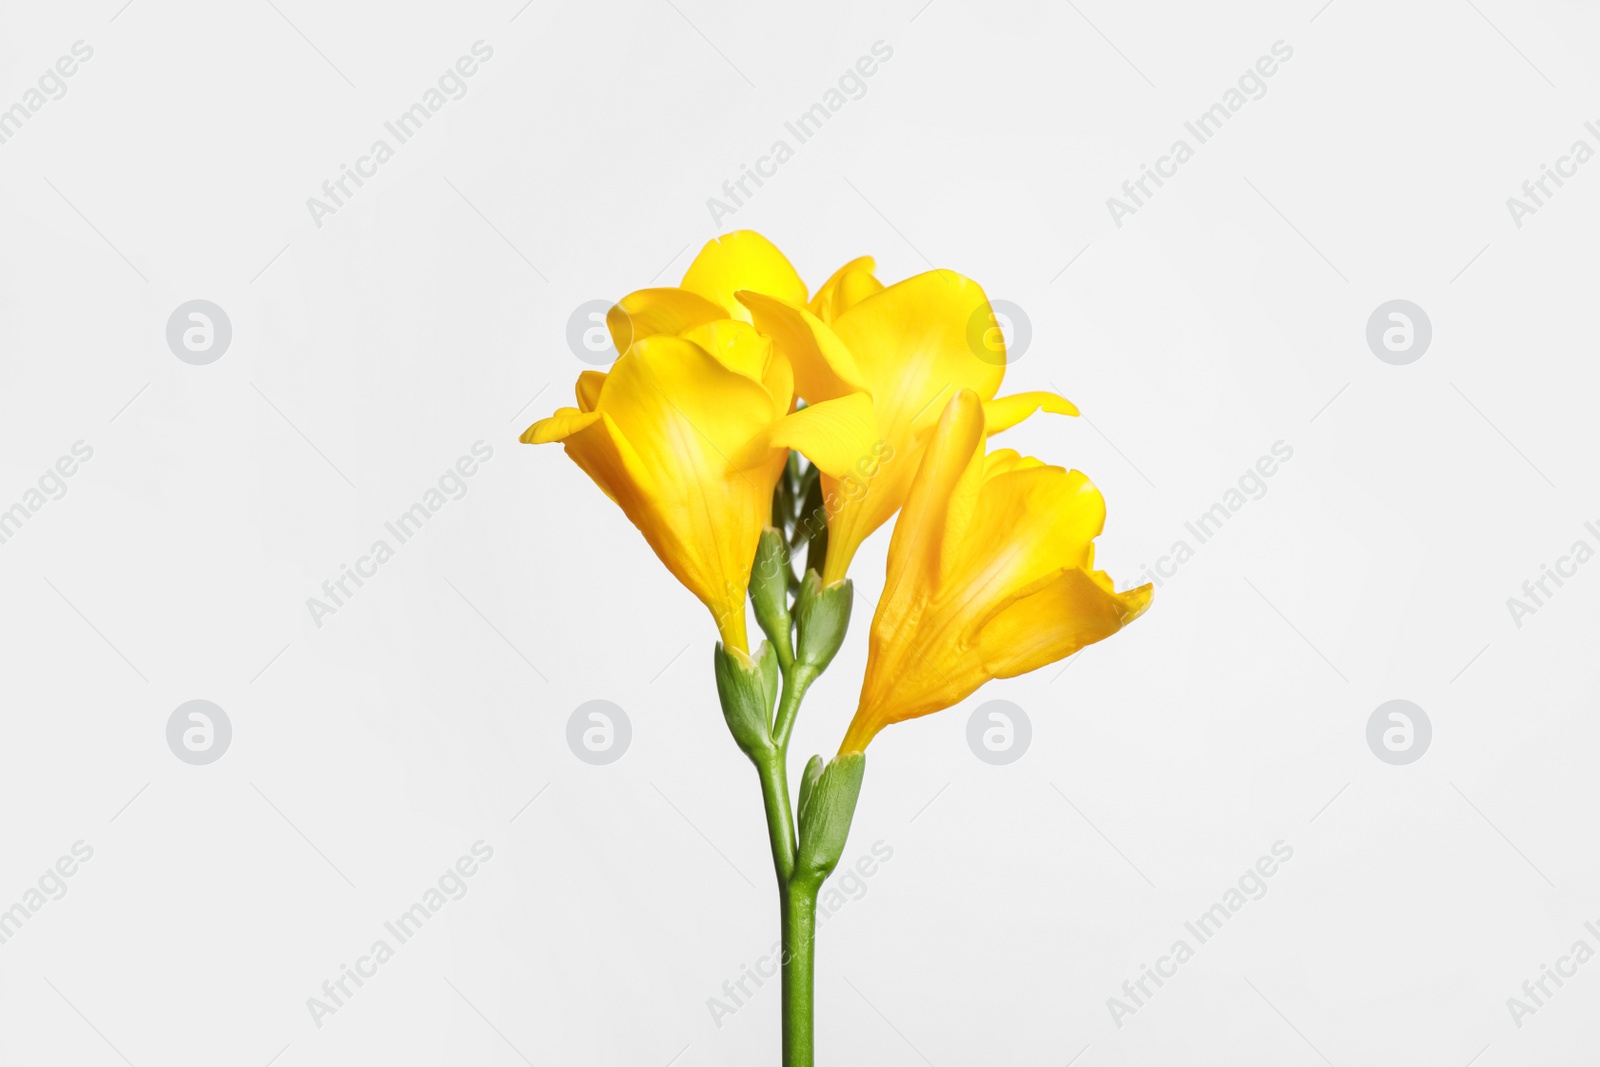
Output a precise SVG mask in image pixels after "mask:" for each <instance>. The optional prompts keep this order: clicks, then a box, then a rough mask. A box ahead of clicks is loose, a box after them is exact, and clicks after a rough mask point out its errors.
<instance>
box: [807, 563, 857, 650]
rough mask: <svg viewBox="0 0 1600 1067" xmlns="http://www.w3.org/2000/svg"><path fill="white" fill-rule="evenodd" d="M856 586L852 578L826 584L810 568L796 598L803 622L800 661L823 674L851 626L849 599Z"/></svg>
mask: <svg viewBox="0 0 1600 1067" xmlns="http://www.w3.org/2000/svg"><path fill="white" fill-rule="evenodd" d="M853 590H854V587H853V586H852V585H851V584H850V579H848V578H846V579H844V580H842V581H839V582H835V583H834V584H833V585H828V586H825V585H823V584H822V579H821V578H820V577H818V576H817V572H816V571H807V572H806V577H805V581H803V582H801V583H800V595H799V596H798V597H796V598H795V617H796V619H797V620H798V621H799V624H800V651H799V655H798V657H797V658H798V660H799V662H800V663H802V664H804V665H805V666H807V667H809V668H811V669H812V670H813V671H814V672H816V673H818V674H821V673H822V672H823V671H825V670H827V668H828V664H830V663H832V662H833V657H834V655H835V654H836V653H837V652H838V651H839V646H840V645H842V644H844V634H845V631H846V630H847V629H849V628H850V602H851V600H852V598H853Z"/></svg>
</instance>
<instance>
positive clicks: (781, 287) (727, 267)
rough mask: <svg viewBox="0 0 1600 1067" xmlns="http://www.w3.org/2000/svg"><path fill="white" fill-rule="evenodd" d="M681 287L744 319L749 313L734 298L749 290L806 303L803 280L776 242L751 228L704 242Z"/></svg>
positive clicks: (729, 313) (726, 312)
mask: <svg viewBox="0 0 1600 1067" xmlns="http://www.w3.org/2000/svg"><path fill="white" fill-rule="evenodd" d="M682 287H683V288H684V289H687V290H689V291H690V292H692V293H698V294H699V295H701V296H703V297H705V298H706V299H707V300H709V301H711V302H712V303H714V304H717V305H718V306H720V307H722V308H724V309H726V310H725V314H726V315H731V316H733V317H734V318H736V319H742V320H743V321H745V322H749V321H750V313H749V311H747V310H745V308H744V307H743V306H742V305H741V304H740V303H739V302H738V301H737V300H735V299H734V298H733V294H734V293H737V292H738V291H739V290H741V289H751V290H754V291H755V292H758V293H765V294H766V295H768V296H775V297H777V298H778V299H779V300H787V301H789V302H790V303H791V304H802V305H803V304H804V303H805V302H806V283H805V282H803V281H801V280H800V275H799V274H798V273H797V272H796V271H795V269H794V266H793V265H792V264H791V263H790V262H789V261H788V260H787V259H786V258H784V255H783V253H782V252H780V251H778V248H777V246H776V245H774V244H773V243H772V242H771V241H769V240H767V239H766V238H765V237H763V236H761V235H760V234H759V233H756V232H755V231H754V230H735V231H734V232H733V233H729V234H724V235H723V236H721V237H717V238H714V239H713V240H711V241H708V242H707V243H706V246H705V247H704V248H702V249H701V250H700V254H699V255H698V256H695V257H694V262H693V263H691V264H689V270H688V273H686V274H684V276H683V286H682Z"/></svg>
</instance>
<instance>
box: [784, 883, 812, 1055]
mask: <svg viewBox="0 0 1600 1067" xmlns="http://www.w3.org/2000/svg"><path fill="white" fill-rule="evenodd" d="M819 888H821V887H820V886H819V885H811V884H808V883H804V882H791V883H789V884H787V885H785V886H784V887H783V891H782V896H783V1067H813V1064H814V1063H815V1055H814V1054H815V1049H814V1036H815V1035H814V1032H813V1023H812V1006H813V1000H812V993H813V988H814V987H813V979H814V975H815V965H816V947H817V890H818V889H819Z"/></svg>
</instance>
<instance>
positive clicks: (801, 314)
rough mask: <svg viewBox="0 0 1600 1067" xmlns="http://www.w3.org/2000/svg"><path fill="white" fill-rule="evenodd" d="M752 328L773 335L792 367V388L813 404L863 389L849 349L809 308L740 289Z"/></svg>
mask: <svg viewBox="0 0 1600 1067" xmlns="http://www.w3.org/2000/svg"><path fill="white" fill-rule="evenodd" d="M739 300H740V302H741V303H742V304H743V305H744V306H745V307H746V308H748V309H749V311H750V314H751V321H752V322H754V323H755V328H756V329H758V330H760V331H761V332H762V333H764V334H766V335H767V336H768V337H771V338H772V343H773V346H774V347H775V349H776V351H777V352H778V353H779V354H780V355H781V356H783V357H784V358H785V359H786V360H788V362H789V364H790V365H791V366H792V367H793V368H794V386H795V392H797V393H798V394H799V395H800V396H802V397H804V398H805V401H806V403H808V404H814V403H818V402H820V401H823V400H832V399H834V398H836V397H841V396H847V395H849V394H850V393H859V392H862V391H863V390H864V389H865V388H866V386H865V385H864V384H863V379H862V377H861V372H860V371H859V370H858V369H857V368H856V361H855V358H854V357H853V356H851V354H850V350H849V349H848V348H846V347H845V346H844V342H843V341H840V340H839V338H838V337H837V336H836V335H835V334H834V332H833V331H832V330H831V329H829V328H828V326H827V325H826V324H825V323H824V322H823V321H822V320H821V319H819V318H817V317H816V316H815V315H813V314H811V312H809V311H807V310H805V309H804V308H800V307H795V306H793V305H791V304H787V303H785V302H783V301H782V300H778V299H776V298H774V297H771V296H767V295H765V294H763V293H757V292H749V291H746V292H741V293H739Z"/></svg>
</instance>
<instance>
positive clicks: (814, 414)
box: [772, 393, 879, 478]
mask: <svg viewBox="0 0 1600 1067" xmlns="http://www.w3.org/2000/svg"><path fill="white" fill-rule="evenodd" d="M878 442H879V437H878V422H877V420H876V419H874V418H873V417H872V399H871V398H870V397H868V396H867V394H865V393H851V394H850V395H848V396H841V397H838V398H836V399H834V400H823V401H821V402H819V403H816V404H810V405H807V406H806V407H803V408H801V409H800V410H799V411H796V412H795V413H794V414H792V415H789V416H787V417H786V418H784V419H783V421H781V422H779V423H778V424H777V426H775V427H774V428H773V431H772V443H773V445H774V446H780V447H785V448H792V449H794V450H795V451H796V452H799V453H800V454H801V455H803V456H805V457H806V458H807V459H809V460H810V461H811V462H812V463H813V464H814V465H815V466H816V467H817V468H818V469H819V470H821V471H822V473H824V474H826V475H828V476H829V477H832V478H849V477H855V476H859V477H862V478H866V477H867V473H866V470H867V467H866V465H868V464H871V465H874V466H875V465H876V462H877V460H876V456H875V453H874V450H873V449H874V446H875V445H877V444H878Z"/></svg>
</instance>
